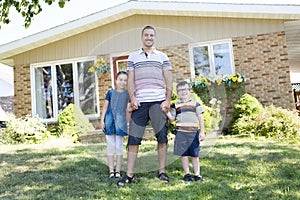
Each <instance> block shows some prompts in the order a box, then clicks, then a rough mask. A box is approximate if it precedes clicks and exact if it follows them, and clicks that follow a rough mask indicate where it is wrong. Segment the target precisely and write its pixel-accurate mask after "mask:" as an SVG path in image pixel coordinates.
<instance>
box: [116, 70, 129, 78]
mask: <svg viewBox="0 0 300 200" xmlns="http://www.w3.org/2000/svg"><path fill="white" fill-rule="evenodd" d="M121 74H126V75H127V72H125V71H119V72H118V73H117V76H116V79H118V77H119V76H120V75H121Z"/></svg>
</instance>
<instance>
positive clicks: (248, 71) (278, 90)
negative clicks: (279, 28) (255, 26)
mask: <svg viewBox="0 0 300 200" xmlns="http://www.w3.org/2000/svg"><path fill="white" fill-rule="evenodd" d="M232 42H233V53H234V63H235V70H236V72H241V73H244V74H245V75H246V92H247V93H249V94H250V95H252V96H254V97H256V98H257V99H258V100H259V102H261V103H262V104H263V105H274V106H278V107H283V108H288V109H292V108H293V97H292V87H291V83H290V74H289V73H290V70H289V62H288V53H287V46H286V37H285V33H284V32H276V33H269V34H260V35H254V36H248V37H238V38H233V41H232Z"/></svg>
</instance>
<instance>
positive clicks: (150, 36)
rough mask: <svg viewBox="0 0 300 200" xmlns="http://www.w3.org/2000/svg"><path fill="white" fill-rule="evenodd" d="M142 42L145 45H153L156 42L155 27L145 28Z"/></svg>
mask: <svg viewBox="0 0 300 200" xmlns="http://www.w3.org/2000/svg"><path fill="white" fill-rule="evenodd" d="M142 42H143V45H144V47H148V48H150V47H153V45H154V42H155V32H154V30H153V29H145V30H144V32H143V35H142Z"/></svg>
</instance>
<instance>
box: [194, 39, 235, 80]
mask: <svg viewBox="0 0 300 200" xmlns="http://www.w3.org/2000/svg"><path fill="white" fill-rule="evenodd" d="M224 43H227V44H228V47H229V59H230V65H231V67H230V68H231V71H232V74H235V67H234V55H233V47H232V39H222V40H213V41H206V42H198V43H193V44H189V57H190V71H191V78H192V79H194V78H195V76H196V75H195V64H194V55H193V48H195V47H201V46H207V47H208V55H209V58H208V60H209V65H210V74H209V76H211V77H215V76H217V75H216V70H215V69H216V68H215V59H214V52H213V45H218V44H224Z"/></svg>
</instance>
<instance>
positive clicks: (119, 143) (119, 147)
mask: <svg viewBox="0 0 300 200" xmlns="http://www.w3.org/2000/svg"><path fill="white" fill-rule="evenodd" d="M123 143H124V137H123V136H118V135H117V136H116V155H117V156H116V172H120V171H121V165H122V160H123Z"/></svg>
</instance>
